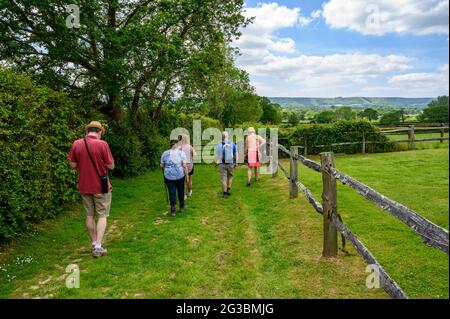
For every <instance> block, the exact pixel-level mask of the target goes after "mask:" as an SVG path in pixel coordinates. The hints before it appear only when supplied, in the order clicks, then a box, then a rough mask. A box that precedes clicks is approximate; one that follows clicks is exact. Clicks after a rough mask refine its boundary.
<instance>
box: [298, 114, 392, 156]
mask: <svg viewBox="0 0 450 319" xmlns="http://www.w3.org/2000/svg"><path fill="white" fill-rule="evenodd" d="M363 134H364V136H365V139H366V141H372V142H380V143H377V144H367V145H366V151H367V152H385V151H390V150H392V145H391V144H389V143H386V141H387V140H388V139H387V137H386V136H384V135H382V134H381V133H380V131H379V130H378V129H377V128H376V127H375V126H373V125H372V124H371V123H370V122H368V121H366V120H357V121H340V122H336V123H334V124H332V125H313V126H309V127H301V128H298V129H297V130H295V131H294V132H292V133H291V135H290V137H289V144H290V145H301V146H304V144H305V141H306V144H307V147H308V153H309V154H318V153H320V152H324V151H333V152H336V153H347V154H352V153H358V152H360V151H361V147H362V146H361V145H362V143H361V144H355V145H339V146H327V147H317V146H318V145H330V144H335V143H345V142H362V140H363Z"/></svg>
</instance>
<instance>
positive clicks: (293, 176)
mask: <svg viewBox="0 0 450 319" xmlns="http://www.w3.org/2000/svg"><path fill="white" fill-rule="evenodd" d="M297 154H298V147H297V146H291V160H290V177H289V195H290V198H297V197H298V187H297V181H298V161H297V159H296V158H295V157H294V155H297Z"/></svg>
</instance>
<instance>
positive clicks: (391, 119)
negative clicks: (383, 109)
mask: <svg viewBox="0 0 450 319" xmlns="http://www.w3.org/2000/svg"><path fill="white" fill-rule="evenodd" d="M401 119H402V111H394V112H389V113H385V114H383V115H382V116H381V118H380V124H382V125H394V124H398V123H400V121H401Z"/></svg>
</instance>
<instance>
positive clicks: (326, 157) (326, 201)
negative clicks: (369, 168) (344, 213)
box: [320, 152, 338, 257]
mask: <svg viewBox="0 0 450 319" xmlns="http://www.w3.org/2000/svg"><path fill="white" fill-rule="evenodd" d="M320 162H321V166H322V183H323V190H322V207H323V251H322V256H323V257H336V256H337V254H338V243H337V228H336V226H335V225H334V224H333V220H332V216H333V215H336V216H337V194H336V179H335V178H334V177H333V176H331V175H330V174H328V173H327V172H326V171H327V170H328V168H330V167H334V166H335V160H334V154H333V152H325V153H320Z"/></svg>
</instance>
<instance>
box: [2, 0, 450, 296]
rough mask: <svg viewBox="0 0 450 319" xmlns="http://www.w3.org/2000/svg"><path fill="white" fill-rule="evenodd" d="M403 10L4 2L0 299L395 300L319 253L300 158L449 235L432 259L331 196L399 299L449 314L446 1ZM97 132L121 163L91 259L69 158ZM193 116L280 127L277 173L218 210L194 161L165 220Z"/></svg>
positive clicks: (178, 1)
mask: <svg viewBox="0 0 450 319" xmlns="http://www.w3.org/2000/svg"><path fill="white" fill-rule="evenodd" d="M405 2H406V3H407V4H408V5H401V4H400V3H401V2H400V1H387V0H386V1H384V0H380V1H362V0H361V1H355V2H354V3H353V2H347V1H343V0H342V1H341V0H326V1H323V2H322V1H293V0H283V1H281V0H280V1H278V2H258V1H253V0H251V1H245V2H244V1H242V0H219V1H218V0H172V1H166V0H155V1H146V0H138V1H131V0H79V1H69V0H67V1H66V0H45V1H31V0H14V1H11V0H0V298H389V297H392V295H390V294H389V293H388V292H386V291H385V290H383V287H378V288H375V289H373V288H372V289H370V288H368V287H367V285H366V279H367V276H368V272H367V271H366V267H367V262H366V260H365V259H363V257H362V256H361V254H360V251H359V250H358V249H356V248H355V247H353V246H352V244H351V243H350V242H348V241H347V246H346V249H347V252H345V251H342V250H340V251H339V252H338V255H337V257H333V258H324V257H323V256H322V249H323V244H324V242H323V241H324V225H323V223H324V221H323V217H322V216H320V215H318V214H317V213H316V211H315V209H314V208H313V207H312V206H311V205H310V203H311V200H310V199H309V198H308V197H306V196H304V195H305V192H304V191H303V190H302V189H299V190H298V196H296V197H295V198H292V197H293V196H292V187H294V186H295V185H293V181H294V180H295V181H299V182H300V183H301V184H302V185H303V186H305V187H306V188H307V190H308V191H309V192H310V194H311V196H313V197H314V198H315V199H317V200H318V201H319V202H321V203H323V202H324V201H325V200H324V199H323V198H322V192H323V191H324V187H323V185H324V182H323V180H322V176H321V174H317V172H314V171H313V170H311V169H309V168H308V167H306V166H304V165H302V160H303V161H305V159H306V161H308V160H310V161H313V162H314V163H320V162H321V155H320V154H321V153H323V152H333V154H334V155H333V156H334V158H335V161H336V168H337V169H339V170H340V171H341V172H344V173H346V174H348V175H350V176H351V177H353V178H355V179H356V180H357V181H359V182H361V183H363V184H364V185H367V186H369V187H371V188H372V189H374V190H376V191H377V192H379V193H381V194H382V195H384V196H386V197H387V198H389V199H391V200H392V201H395V202H397V203H400V204H402V205H404V206H405V207H406V208H408V209H409V210H411V211H413V212H415V213H417V214H419V215H420V216H422V217H424V218H425V219H426V220H427V221H428V222H430V223H432V224H435V225H436V226H437V227H438V228H439V229H441V230H442V232H443V233H445V232H446V235H447V251H446V252H445V249H441V250H439V249H436V246H435V247H433V244H429V243H428V244H429V245H425V244H424V240H422V239H423V238H421V237H420V236H418V234H416V233H415V232H417V229H415V227H412V226H408V225H407V224H406V225H405V224H404V223H402V221H401V220H399V219H398V218H396V216H395V214H391V213H389V212H388V211H386V209H383V207H381V206H380V205H376V204H374V203H373V202H371V201H370V200H366V199H365V198H363V197H362V196H360V195H359V194H357V193H356V192H355V191H354V190H352V189H350V188H349V187H348V185H345V183H337V184H338V185H337V207H338V210H339V215H340V217H341V218H342V221H343V223H344V224H345V225H346V227H348V229H350V230H351V231H352V232H353V234H354V235H355V236H356V237H357V238H358V240H359V241H360V242H361V243H362V244H363V245H364V246H365V247H366V248H367V250H368V251H370V253H371V254H372V255H373V256H374V257H375V258H376V260H377V261H378V263H379V264H380V265H381V266H382V267H383V269H384V270H385V271H386V272H387V273H388V274H389V275H390V277H391V278H392V279H393V280H394V281H395V282H396V283H397V284H398V285H399V287H401V289H402V290H403V292H404V293H405V294H406V295H407V296H408V297H409V298H445V299H448V298H449V295H448V291H449V290H448V289H449V259H448V228H449V211H448V205H449V202H448V196H449V193H448V186H449V160H448V158H449V157H448V156H449V154H448V146H449V129H448V126H449V97H448V95H449V84H448V70H449V68H448V7H449V1H448V0H433V1H427V2H423V1H416V0H407V1H405ZM355 3H357V4H355ZM340 17H341V18H342V19H341V18H340ZM92 120H99V121H101V123H102V124H103V125H104V126H105V127H106V131H107V133H106V135H105V136H104V139H105V140H106V141H107V142H108V144H109V145H110V148H111V151H112V154H113V156H114V158H115V165H116V168H115V169H114V171H112V172H111V173H110V175H111V176H110V177H111V182H112V184H113V187H114V195H113V202H112V208H111V217H110V218H109V220H108V222H109V224H108V228H107V234H106V243H105V245H106V246H107V247H108V250H109V253H108V256H106V257H105V258H100V259H93V258H92V256H91V254H90V246H89V244H90V243H89V240H88V236H87V235H86V229H85V226H84V217H85V212H84V210H83V208H82V206H81V203H80V200H79V194H78V193H77V191H76V190H77V178H78V176H77V173H76V171H73V170H71V168H70V163H69V162H68V160H67V153H68V151H69V149H70V146H71V145H72V143H73V141H74V140H76V139H78V138H80V137H82V136H84V134H85V125H86V124H87V123H89V122H90V121H92ZM194 120H200V121H201V123H202V128H208V127H215V128H218V129H220V130H224V129H226V128H243V129H244V130H246V129H247V128H249V127H254V128H256V129H259V128H266V129H269V128H277V129H278V137H279V140H278V144H279V146H280V147H281V148H280V152H279V159H280V166H277V167H276V168H277V173H278V174H273V175H272V174H266V175H262V177H261V180H260V181H259V182H258V183H255V184H252V186H251V187H246V184H245V183H246V173H247V168H246V166H245V165H242V166H239V167H237V168H236V174H235V179H234V186H233V192H232V196H231V197H230V198H228V199H227V200H224V199H223V198H222V196H221V190H220V183H219V172H218V170H217V168H215V167H214V166H213V165H207V164H203V163H202V164H196V168H195V175H194V195H193V196H192V198H189V199H188V210H187V212H186V213H185V214H183V215H182V216H179V217H177V218H171V217H170V216H169V215H170V214H168V207H167V203H166V198H165V191H164V185H163V181H162V176H161V172H160V170H159V169H158V167H159V160H160V156H161V153H162V152H163V151H164V150H166V149H167V148H168V142H169V136H170V132H171V131H172V130H173V129H174V128H177V127H183V128H186V129H188V130H189V131H190V132H191V134H192V129H193V121H194ZM191 140H192V138H191ZM208 142H209V140H202V143H201V144H202V145H194V146H195V147H196V148H197V149H198V150H200V149H201V147H202V146H204V145H205V144H207V143H208ZM292 147H297V148H296V149H297V152H298V154H294V148H292ZM276 149H277V151H278V148H276ZM283 150H288V152H285V151H283ZM289 151H290V152H289ZM293 165H294V166H295V165H298V180H297V179H296V177H294V175H293V173H292V172H293V167H294V166H293ZM281 168H283V169H285V170H286V174H287V175H286V176H285V175H284V173H285V172H284V171H283V170H282V169H281ZM320 169H322V170H323V168H320ZM320 169H319V171H320ZM322 173H324V172H323V171H322ZM286 177H288V179H286ZM294 184H295V183H294ZM325 197H326V196H325ZM339 241H340V237H339ZM339 247H340V248H342V247H341V243H339ZM442 250H444V251H442ZM69 265H77V267H79V269H80V287H79V288H75V289H73V288H68V287H67V286H66V279H67V278H68V276H69V274H70V269H69V270H68V268H67V267H68V266H69Z"/></svg>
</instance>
